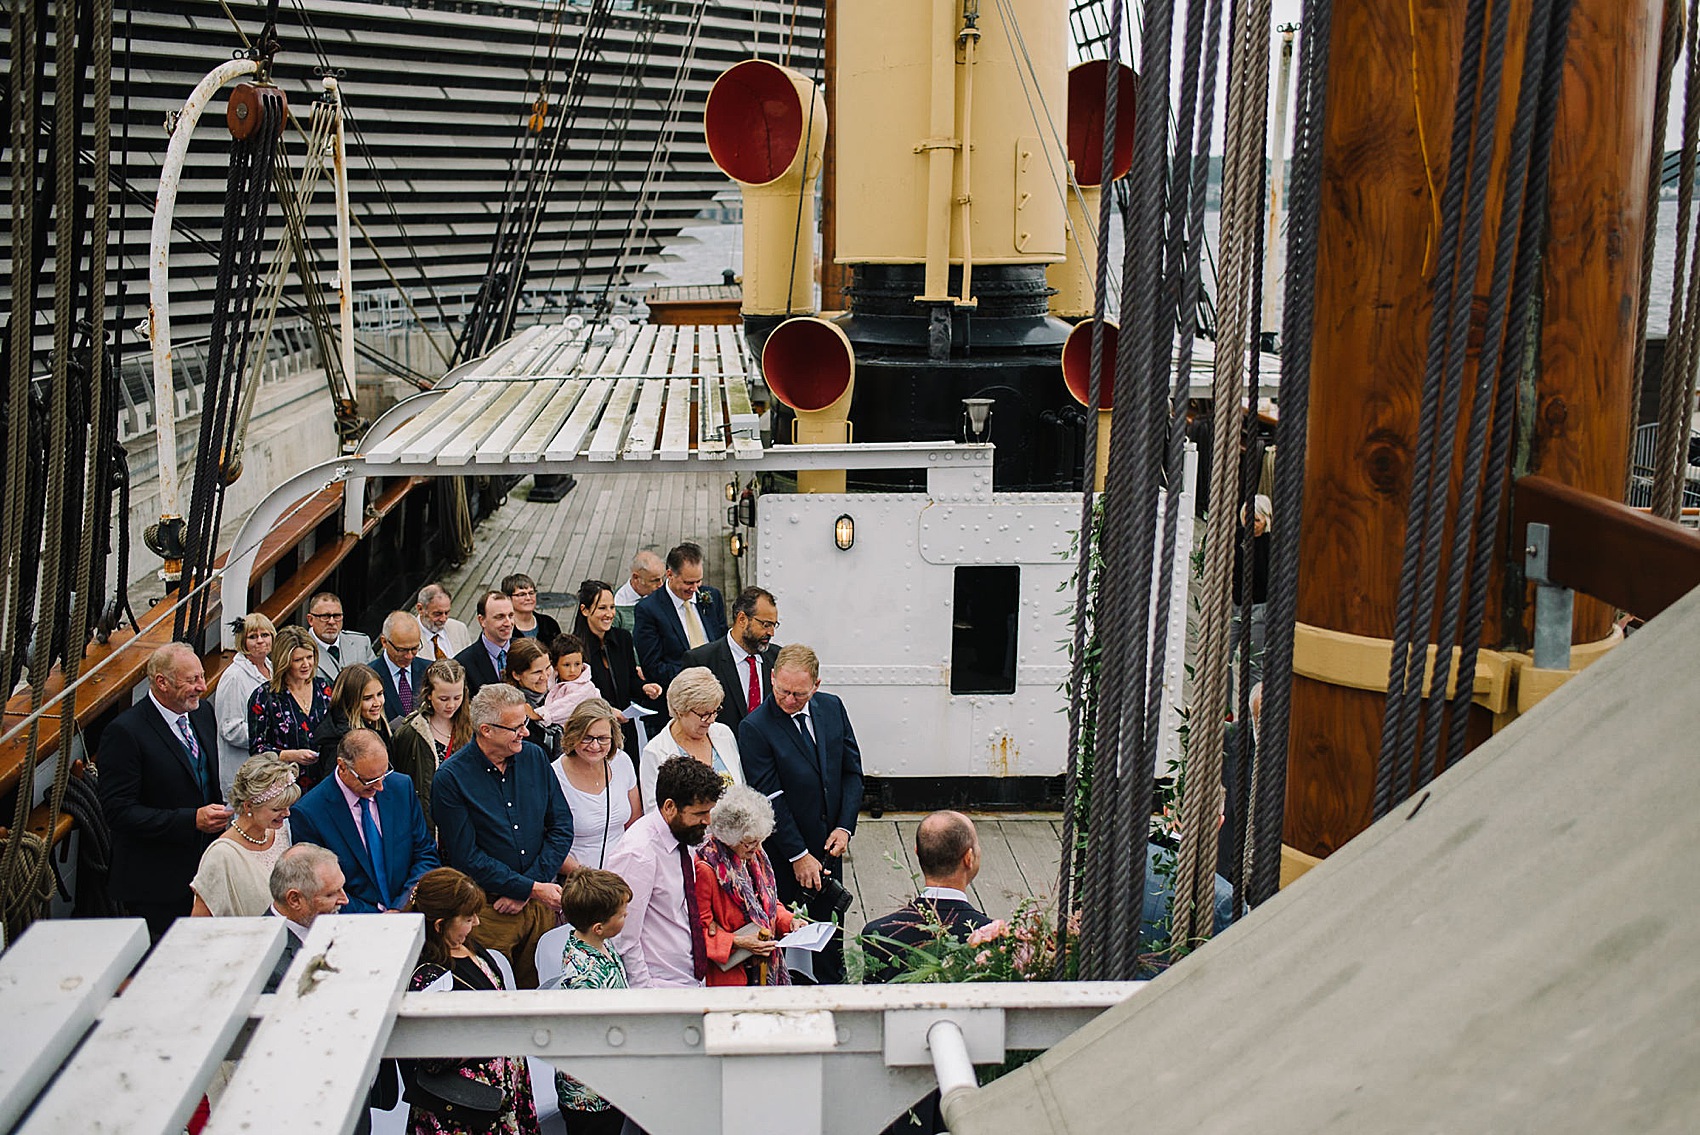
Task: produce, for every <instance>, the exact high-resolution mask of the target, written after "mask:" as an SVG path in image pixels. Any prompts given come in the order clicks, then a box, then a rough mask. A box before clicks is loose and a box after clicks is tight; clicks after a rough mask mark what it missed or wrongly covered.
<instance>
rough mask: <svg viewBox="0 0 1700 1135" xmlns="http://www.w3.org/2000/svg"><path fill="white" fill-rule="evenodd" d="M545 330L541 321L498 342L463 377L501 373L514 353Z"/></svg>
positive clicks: (526, 345) (528, 344)
mask: <svg viewBox="0 0 1700 1135" xmlns="http://www.w3.org/2000/svg"><path fill="white" fill-rule="evenodd" d="M544 330H545V328H544V326H543V324H541V323H539V324H537V325H535V326H532V327H527V328H526V329H525V330H524V331H521V332H520V333H519V334H518V335H515V336H514V337H513V338H512V339H509V340H508V341H507V342H506V343H501V344H498V345H497V346H496V347H495V348H494V349H493V350H492V351H491V352H490V353H489V354H488V355H485V356H484V357H483V358H482V359H478V360H477V361H475V362H474V363H473V364H472V366H471V367H470V368H469V369H468V370H467V372H466V373H465V374H464V375H462V376H461V377H462V378H463V379H466V378H477V377H481V376H484V375H491V374H499V373H501V368H502V367H503V366H505V365H506V364H507V361H508V360H509V359H511V358H513V357H514V355H516V354H517V353H519V352H520V351H523V350H524V349H525V348H526V347H528V346H530V345H531V341H532V340H533V339H535V338H537V337H538V336H539V335H541V334H543V332H544Z"/></svg>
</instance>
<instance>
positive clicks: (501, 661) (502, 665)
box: [496, 647, 508, 678]
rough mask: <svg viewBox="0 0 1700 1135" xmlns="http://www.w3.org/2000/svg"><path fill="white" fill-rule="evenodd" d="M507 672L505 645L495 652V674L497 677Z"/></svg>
mask: <svg viewBox="0 0 1700 1135" xmlns="http://www.w3.org/2000/svg"><path fill="white" fill-rule="evenodd" d="M507 672H508V651H507V648H506V647H503V648H502V649H501V650H498V651H497V652H496V676H497V677H498V678H499V677H501V676H502V675H503V674H506V673H507Z"/></svg>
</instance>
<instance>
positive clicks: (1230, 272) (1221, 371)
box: [1172, 0, 1271, 945]
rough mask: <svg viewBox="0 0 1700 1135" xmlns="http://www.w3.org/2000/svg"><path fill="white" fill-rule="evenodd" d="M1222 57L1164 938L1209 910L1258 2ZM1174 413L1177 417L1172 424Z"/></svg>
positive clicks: (1257, 270) (1245, 338)
mask: <svg viewBox="0 0 1700 1135" xmlns="http://www.w3.org/2000/svg"><path fill="white" fill-rule="evenodd" d="M1234 9H1235V11H1234V18H1233V24H1234V35H1233V41H1232V42H1233V46H1232V47H1231V48H1230V56H1229V92H1228V109H1227V115H1228V119H1227V122H1226V123H1225V124H1224V125H1225V134H1226V139H1225V146H1224V155H1223V170H1222V178H1223V181H1222V190H1223V192H1222V213H1221V220H1220V226H1221V238H1220V245H1221V249H1220V261H1221V265H1222V275H1221V282H1220V284H1219V286H1218V288H1217V303H1218V310H1219V312H1220V318H1219V322H1218V330H1217V339H1216V355H1215V376H1214V378H1215V381H1214V384H1213V390H1212V399H1213V407H1214V413H1213V419H1214V420H1213V423H1212V442H1211V458H1212V468H1211V473H1210V502H1209V513H1208V521H1207V527H1206V533H1205V538H1204V557H1205V565H1204V578H1203V595H1202V602H1201V606H1200V612H1199V620H1198V622H1199V628H1200V632H1201V637H1202V642H1201V644H1200V649H1199V655H1198V660H1197V663H1196V671H1195V673H1196V677H1195V686H1194V696H1193V699H1192V702H1191V704H1190V706H1189V709H1190V713H1189V716H1188V732H1187V741H1188V746H1187V789H1188V791H1187V792H1186V793H1185V794H1184V795H1183V797H1182V799H1181V807H1182V813H1181V848H1180V857H1179V863H1178V864H1177V868H1176V872H1175V882H1174V895H1175V904H1174V916H1173V923H1172V925H1173V932H1172V940H1173V942H1174V943H1175V944H1177V945H1179V944H1184V943H1188V942H1191V941H1194V940H1197V939H1202V938H1207V937H1209V935H1210V933H1211V929H1212V925H1213V912H1214V909H1215V877H1216V849H1217V847H1218V842H1217V838H1216V823H1215V820H1216V817H1217V815H1218V814H1219V808H1218V804H1219V798H1218V791H1219V786H1220V784H1221V778H1222V735H1223V724H1224V718H1225V717H1226V715H1227V709H1228V686H1229V667H1230V664H1231V661H1232V649H1233V642H1232V622H1231V619H1230V609H1229V608H1230V604H1229V599H1230V596H1231V593H1232V590H1233V587H1232V582H1233V581H1232V572H1233V565H1234V553H1235V552H1236V550H1238V539H1237V537H1238V531H1239V527H1240V526H1239V523H1238V512H1237V508H1236V506H1237V505H1239V503H1240V499H1241V493H1240V483H1239V482H1240V474H1241V463H1240V461H1239V459H1238V458H1239V452H1240V450H1239V441H1240V436H1241V433H1242V432H1243V430H1242V427H1241V425H1240V402H1241V399H1242V398H1243V396H1244V393H1245V388H1246V357H1247V354H1248V353H1250V354H1254V355H1255V353H1256V347H1257V343H1256V337H1255V336H1254V335H1253V334H1252V333H1251V321H1252V319H1253V318H1254V316H1253V312H1254V311H1256V310H1257V309H1259V308H1260V307H1261V306H1262V303H1261V300H1262V297H1261V294H1260V293H1261V286H1262V271H1261V265H1260V264H1259V263H1258V262H1257V260H1256V259H1255V257H1256V253H1257V237H1256V232H1257V230H1258V229H1260V228H1261V227H1262V223H1263V208H1262V192H1261V188H1262V183H1263V178H1262V174H1261V170H1262V168H1263V166H1264V136H1265V133H1266V131H1267V126H1268V113H1267V112H1268V91H1269V41H1270V34H1271V28H1270V11H1269V2H1268V0H1236V2H1235V4H1234ZM1182 416H1183V415H1180V414H1177V420H1178V419H1179V418H1180V417H1182Z"/></svg>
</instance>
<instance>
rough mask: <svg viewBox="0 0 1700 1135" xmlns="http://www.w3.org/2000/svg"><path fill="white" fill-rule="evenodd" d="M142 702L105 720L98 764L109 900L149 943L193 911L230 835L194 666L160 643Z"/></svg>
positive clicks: (187, 655) (187, 651)
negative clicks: (193, 884)
mask: <svg viewBox="0 0 1700 1135" xmlns="http://www.w3.org/2000/svg"><path fill="white" fill-rule="evenodd" d="M147 676H148V694H147V697H145V698H143V699H142V700H141V701H139V702H137V703H136V704H135V705H133V706H131V707H130V708H129V709H127V710H125V711H124V712H123V713H121V714H119V715H118V716H117V717H116V718H114V719H113V721H112V724H110V725H108V726H107V727H106V731H105V732H104V733H103V734H101V738H100V752H99V757H98V758H97V760H98V764H99V768H100V804H101V811H103V812H104V813H106V822H107V824H108V826H110V827H111V828H112V872H111V877H110V881H109V884H108V885H109V887H110V889H111V893H112V897H113V898H115V899H117V900H118V901H119V902H121V903H123V904H124V905H125V906H126V907H127V908H128V909H129V911H130V913H131V914H134V915H137V916H139V917H141V918H144V919H146V920H147V924H148V934H149V936H150V937H152V939H153V940H154V941H155V942H157V941H159V939H160V937H161V936H162V935H163V934H164V933H165V931H166V930H167V929H168V928H169V927H170V926H171V923H172V922H173V921H174V920H175V919H177V918H180V917H182V916H184V915H187V914H188V913H189V911H190V909H191V907H193V905H194V895H193V893H192V892H191V891H190V890H189V880H191V879H193V878H194V877H195V871H196V870H197V868H199V866H200V862H201V853H202V852H203V851H205V850H206V848H207V845H208V844H210V843H211V842H212V841H213V840H214V839H215V838H217V836H218V834H219V833H220V832H222V831H223V830H224V829H225V828H226V827H228V826H229V825H230V816H231V810H230V809H229V808H227V807H225V805H224V804H223V803H222V802H221V800H220V796H219V789H218V722H217V721H216V720H215V718H214V715H213V709H212V706H211V705H210V704H207V703H203V702H202V700H201V699H202V697H203V696H205V694H206V692H207V676H206V672H205V671H204V670H203V669H202V668H201V659H200V656H199V655H197V654H196V653H195V651H194V650H193V649H192V648H191V647H189V646H188V645H186V644H184V643H180V642H173V643H167V644H166V645H164V646H162V647H160V648H159V649H158V650H155V651H154V652H153V654H152V655H151V656H149V658H148V665H147Z"/></svg>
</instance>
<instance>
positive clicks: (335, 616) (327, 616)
mask: <svg viewBox="0 0 1700 1135" xmlns="http://www.w3.org/2000/svg"><path fill="white" fill-rule="evenodd" d="M307 617H308V618H309V619H323V620H325V621H326V622H328V623H334V622H336V621H337V620H339V619H341V618H342V612H341V611H319V612H317V613H309V614H308V615H307Z"/></svg>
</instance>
